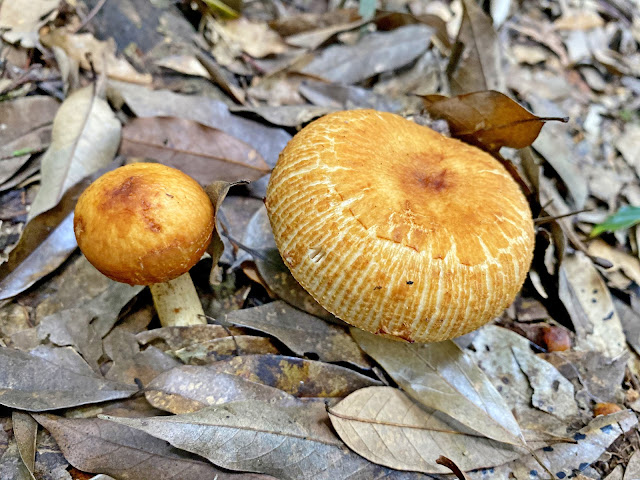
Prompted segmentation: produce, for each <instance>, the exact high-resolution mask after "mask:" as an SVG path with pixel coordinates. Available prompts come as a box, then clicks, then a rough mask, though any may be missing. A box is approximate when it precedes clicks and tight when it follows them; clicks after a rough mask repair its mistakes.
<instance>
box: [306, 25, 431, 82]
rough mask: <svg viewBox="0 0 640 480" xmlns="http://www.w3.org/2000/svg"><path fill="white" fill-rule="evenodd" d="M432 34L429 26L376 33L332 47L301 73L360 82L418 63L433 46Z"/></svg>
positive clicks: (415, 26) (413, 26) (342, 80)
mask: <svg viewBox="0 0 640 480" xmlns="http://www.w3.org/2000/svg"><path fill="white" fill-rule="evenodd" d="M432 34H433V30H432V29H431V28H429V27H427V26H426V25H407V26H405V27H401V28H398V29H397V30H394V31H393V32H380V33H373V34H370V35H367V36H365V37H363V38H362V39H361V40H360V42H358V43H357V44H355V45H335V46H332V47H328V48H327V49H325V50H323V51H322V52H320V53H319V54H318V55H317V56H316V57H315V58H314V59H313V60H312V61H311V62H310V63H309V64H308V65H307V66H305V67H304V68H303V69H302V70H301V72H302V73H304V74H306V75H310V76H313V77H318V78H322V79H324V80H327V81H330V82H339V83H347V84H349V83H356V82H359V81H361V80H365V79H367V78H369V77H372V76H373V75H375V74H377V73H381V72H385V71H387V70H393V69H396V68H400V67H402V66H404V65H406V64H408V63H409V62H411V61H413V60H415V59H416V58H418V57H419V56H420V55H421V54H422V53H423V52H424V51H425V50H426V49H427V47H428V46H429V42H430V39H431V35H432Z"/></svg>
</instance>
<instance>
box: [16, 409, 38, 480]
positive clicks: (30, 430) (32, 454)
mask: <svg viewBox="0 0 640 480" xmlns="http://www.w3.org/2000/svg"><path fill="white" fill-rule="evenodd" d="M11 423H12V424H13V436H14V438H15V439H16V444H17V445H18V451H19V452H20V458H21V459H22V462H23V463H24V466H25V467H27V470H29V474H30V475H31V478H32V480H35V477H34V475H33V472H34V471H35V467H36V438H37V434H38V424H37V423H36V421H35V420H34V419H33V418H32V417H31V415H29V414H28V413H24V412H18V411H15V410H14V411H13V412H12V413H11Z"/></svg>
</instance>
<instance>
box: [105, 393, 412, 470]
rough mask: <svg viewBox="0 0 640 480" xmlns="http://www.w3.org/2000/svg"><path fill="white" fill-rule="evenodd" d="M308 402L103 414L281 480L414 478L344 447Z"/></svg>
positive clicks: (220, 462) (213, 458)
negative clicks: (156, 413) (132, 415)
mask: <svg viewBox="0 0 640 480" xmlns="http://www.w3.org/2000/svg"><path fill="white" fill-rule="evenodd" d="M312 405H313V407H312V408H310V405H305V406H302V407H301V406H290V407H285V406H276V405H270V404H268V403H264V402H259V401H245V402H231V403H226V404H224V405H219V406H213V407H207V408H204V409H202V410H199V411H197V412H194V413H189V414H184V415H174V416H169V417H152V418H144V419H138V418H117V417H104V418H107V419H108V420H111V421H113V422H117V423H119V424H122V425H127V426H130V427H133V428H136V429H139V430H142V431H144V432H147V433H149V434H150V435H153V436H154V437H157V438H161V439H163V440H166V441H168V442H169V443H171V445H173V446H175V447H177V448H181V449H183V450H187V451H188V452H192V453H196V454H198V455H201V456H203V457H205V458H207V459H209V460H210V461H211V462H212V463H214V464H216V465H218V466H220V467H223V468H228V469H231V470H244V471H252V472H260V473H265V474H269V475H273V476H275V477H277V478H279V479H282V480H306V479H314V480H338V479H347V478H362V479H367V480H370V479H371V480H374V479H379V478H389V477H390V476H393V478H394V479H402V480H404V479H407V480H408V479H413V478H418V475H417V474H413V473H406V474H400V473H399V472H393V471H391V470H389V469H387V468H384V467H380V466H377V465H373V464H371V463H369V462H367V461H366V460H365V459H364V458H362V457H360V456H359V455H356V454H354V453H352V452H351V451H350V450H347V449H346V448H344V447H343V446H342V443H341V442H340V440H339V439H338V438H336V437H335V435H334V434H333V433H332V432H331V430H330V429H329V427H328V426H327V425H326V423H325V422H324V421H322V420H323V419H324V420H326V413H325V412H324V405H317V404H315V405H314V404H312ZM318 408H320V409H321V410H320V411H318ZM312 409H313V412H312ZM316 412H317V413H316ZM310 419H311V421H310Z"/></svg>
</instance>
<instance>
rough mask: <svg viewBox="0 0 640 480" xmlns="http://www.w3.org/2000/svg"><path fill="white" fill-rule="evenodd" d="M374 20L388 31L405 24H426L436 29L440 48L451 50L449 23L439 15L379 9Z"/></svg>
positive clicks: (435, 38)
mask: <svg viewBox="0 0 640 480" xmlns="http://www.w3.org/2000/svg"><path fill="white" fill-rule="evenodd" d="M374 22H375V23H376V27H378V29H379V30H383V31H388V30H395V29H396V28H398V27H402V26H404V25H415V24H421V23H422V24H424V25H428V26H429V27H431V28H433V29H434V36H433V40H434V42H437V43H436V44H437V46H438V48H440V49H441V50H443V51H444V53H447V54H448V53H449V52H450V50H451V42H450V41H449V35H448V33H447V23H446V22H445V21H444V20H443V19H442V18H440V17H439V16H437V15H431V14H428V13H425V14H421V15H412V14H410V13H405V12H392V11H388V12H385V11H378V12H377V14H376V16H375V18H374Z"/></svg>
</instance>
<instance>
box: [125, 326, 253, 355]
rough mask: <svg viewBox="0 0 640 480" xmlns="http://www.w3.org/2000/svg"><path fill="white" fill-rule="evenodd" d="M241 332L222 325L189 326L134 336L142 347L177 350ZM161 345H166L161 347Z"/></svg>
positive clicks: (159, 329)
mask: <svg viewBox="0 0 640 480" xmlns="http://www.w3.org/2000/svg"><path fill="white" fill-rule="evenodd" d="M243 333H244V331H243V330H241V329H239V328H234V327H229V328H227V327H223V326H222V325H189V326H182V327H162V328H154V329H153V330H145V331H144V332H140V333H138V334H137V335H136V339H137V340H138V342H140V343H141V344H142V345H154V346H156V347H158V348H160V349H161V350H178V349H181V348H187V347H189V346H191V345H194V344H197V343H200V342H206V341H209V340H215V339H216V338H223V337H228V336H230V335H242V334H243ZM161 344H166V346H163V345H161Z"/></svg>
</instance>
